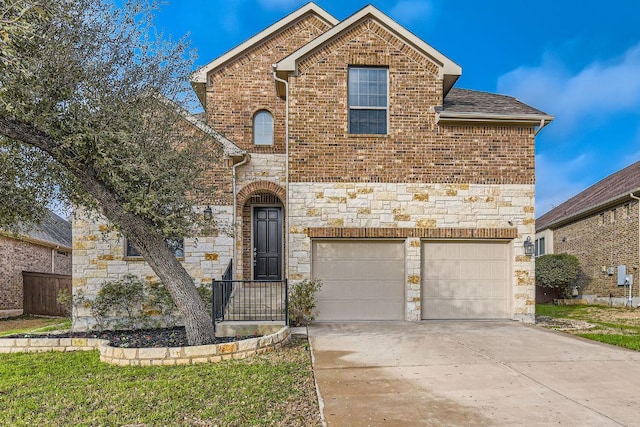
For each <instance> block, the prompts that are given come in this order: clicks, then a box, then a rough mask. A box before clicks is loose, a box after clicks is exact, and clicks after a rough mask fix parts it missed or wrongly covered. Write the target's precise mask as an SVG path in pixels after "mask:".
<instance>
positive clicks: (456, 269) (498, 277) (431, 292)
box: [421, 241, 511, 319]
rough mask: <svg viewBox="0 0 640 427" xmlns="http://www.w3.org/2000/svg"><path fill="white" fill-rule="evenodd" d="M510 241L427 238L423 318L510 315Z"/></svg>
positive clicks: (423, 269)
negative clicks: (433, 239) (437, 239)
mask: <svg viewBox="0 0 640 427" xmlns="http://www.w3.org/2000/svg"><path fill="white" fill-rule="evenodd" d="M510 248H511V247H510V244H509V242H507V241H451V242H443V241H424V242H423V243H422V266H421V269H422V273H421V276H422V290H421V303H422V318H423V319H505V318H510V317H511V316H510V307H511V304H510V303H511V286H510V283H511V268H510V262H509V261H510V253H511V249H510Z"/></svg>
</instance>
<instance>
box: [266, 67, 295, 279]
mask: <svg viewBox="0 0 640 427" xmlns="http://www.w3.org/2000/svg"><path fill="white" fill-rule="evenodd" d="M271 67H272V69H273V79H274V80H275V81H276V82H280V83H282V84H284V103H285V104H284V105H285V106H284V142H285V165H284V180H285V197H286V199H287V200H286V201H285V211H286V212H285V216H284V236H285V237H284V238H285V242H286V248H285V249H286V252H287V255H286V258H285V259H286V263H285V264H286V266H287V268H286V271H285V275H284V277H285V279H286V278H288V277H289V256H288V253H289V250H290V248H291V245H290V242H289V198H290V197H289V82H288V81H286V80H283V79H281V78H280V77H278V76H277V75H276V64H273V65H272V66H271Z"/></svg>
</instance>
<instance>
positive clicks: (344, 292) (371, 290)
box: [312, 240, 405, 321]
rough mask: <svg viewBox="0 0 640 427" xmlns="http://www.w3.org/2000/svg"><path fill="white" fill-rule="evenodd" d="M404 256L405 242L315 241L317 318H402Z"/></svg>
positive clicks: (346, 319) (327, 319)
mask: <svg viewBox="0 0 640 427" xmlns="http://www.w3.org/2000/svg"><path fill="white" fill-rule="evenodd" d="M404 252H405V251H404V241H396V240H385V241H375V240H314V241H313V245H312V257H313V265H312V268H313V271H312V275H313V277H315V278H318V279H321V280H322V289H321V290H320V292H319V293H318V295H317V307H318V312H319V314H318V318H317V320H320V321H349V320H404V312H405V297H404V296H405V293H404V282H405V269H404V266H405V253H404Z"/></svg>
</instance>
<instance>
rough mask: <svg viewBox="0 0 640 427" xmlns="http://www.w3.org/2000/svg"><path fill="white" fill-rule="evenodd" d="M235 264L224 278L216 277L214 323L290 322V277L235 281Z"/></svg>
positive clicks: (229, 268)
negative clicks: (217, 278) (233, 268)
mask: <svg viewBox="0 0 640 427" xmlns="http://www.w3.org/2000/svg"><path fill="white" fill-rule="evenodd" d="M231 269H232V267H231V263H230V264H229V267H228V268H227V271H226V272H225V274H224V276H223V277H222V280H220V281H218V280H213V283H212V287H213V292H212V299H213V312H212V316H213V322H214V325H215V323H216V322H223V321H225V320H226V321H284V322H285V324H289V313H288V311H289V310H288V307H289V291H288V282H287V280H286V279H285V280H263V281H257V280H231V279H232V277H233V274H232V270H231Z"/></svg>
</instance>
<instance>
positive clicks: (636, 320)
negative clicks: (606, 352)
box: [536, 304, 640, 351]
mask: <svg viewBox="0 0 640 427" xmlns="http://www.w3.org/2000/svg"><path fill="white" fill-rule="evenodd" d="M536 316H548V317H552V318H554V319H570V320H578V321H582V322H587V323H590V324H592V325H593V327H592V328H590V329H589V330H588V331H585V330H584V328H576V329H575V330H572V329H571V328H566V327H565V328H563V330H564V331H565V332H568V333H571V334H574V335H578V336H581V337H584V338H588V339H591V340H595V341H600V342H604V343H607V344H613V345H617V346H620V347H625V348H629V349H631V350H635V351H640V310H639V309H637V308H627V307H608V306H602V305H565V306H561V305H553V304H537V305H536Z"/></svg>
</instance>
